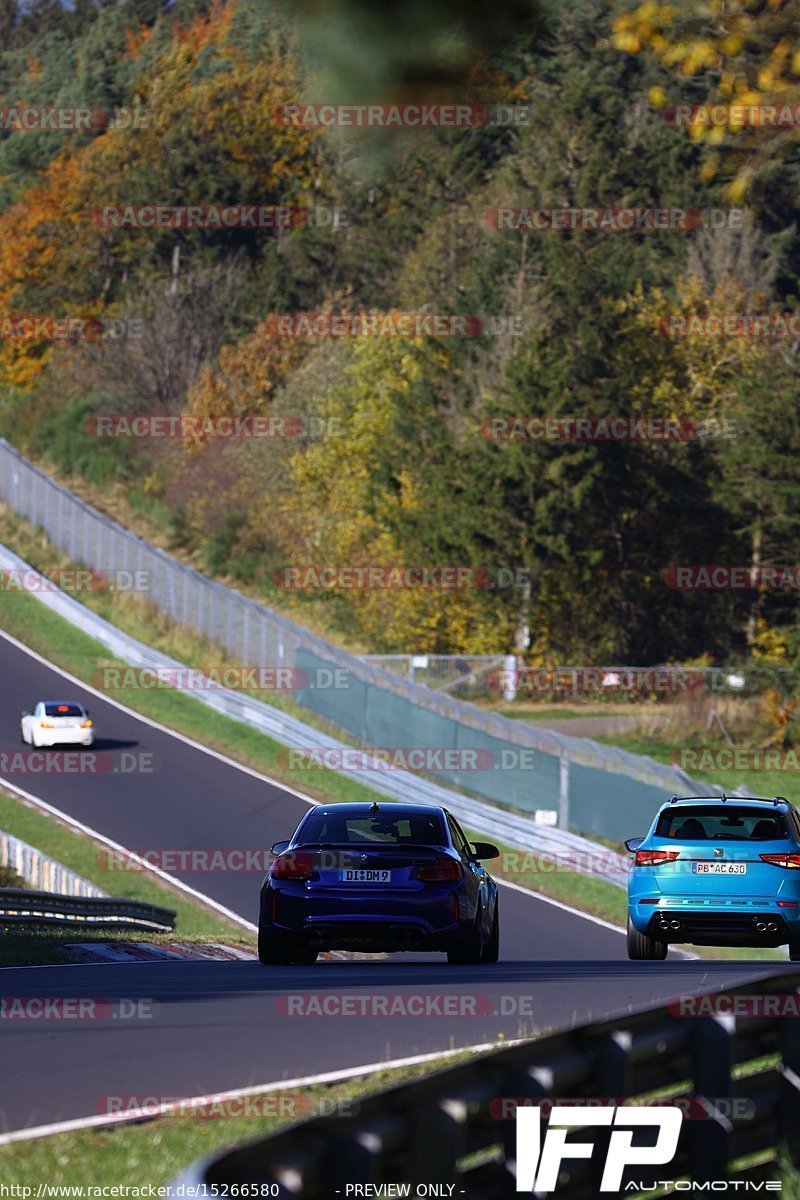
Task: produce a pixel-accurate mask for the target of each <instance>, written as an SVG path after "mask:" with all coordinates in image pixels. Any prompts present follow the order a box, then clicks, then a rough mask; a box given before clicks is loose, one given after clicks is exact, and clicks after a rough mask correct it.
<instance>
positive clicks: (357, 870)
mask: <svg viewBox="0 0 800 1200" xmlns="http://www.w3.org/2000/svg"><path fill="white" fill-rule="evenodd" d="M339 878H340V880H341V881H342V883H391V881H392V872H391V871H384V870H380V871H378V870H373V871H368V870H366V869H365V868H364V867H349V868H348V867H346V868H345V869H344V870H342V871H340V872H339Z"/></svg>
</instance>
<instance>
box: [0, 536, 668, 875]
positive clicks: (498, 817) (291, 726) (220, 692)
mask: <svg viewBox="0 0 800 1200" xmlns="http://www.w3.org/2000/svg"><path fill="white" fill-rule="evenodd" d="M0 569H2V570H20V571H26V572H29V573H30V575H32V576H36V575H37V572H35V571H34V570H33V568H32V567H31V566H30V565H29V564H28V563H26V562H25V560H24V559H22V558H20V557H19V555H18V554H15V553H14V552H13V551H12V550H9V549H8V548H7V547H5V546H2V545H0ZM33 595H35V596H36V598H37V599H38V600H40V601H41V603H42V604H44V605H46V607H47V608H49V609H51V610H52V611H53V612H55V613H57V614H58V615H59V616H60V617H63V618H64V620H66V621H69V622H70V624H71V625H74V626H75V627H76V628H77V629H81V630H83V631H84V632H85V633H86V634H88V635H89V636H90V637H92V638H94V639H95V640H96V641H98V642H100V644H101V645H103V646H105V647H106V648H107V649H108V650H109V651H110V652H111V653H112V654H113V655H114V656H115V657H116V658H118V659H120V660H121V661H122V662H127V663H131V664H132V665H133V666H136V667H149V668H152V669H153V670H156V669H157V668H166V670H167V671H176V672H180V671H181V670H183V669H184V668H183V664H182V663H179V662H178V661H177V660H176V659H173V658H169V657H168V656H167V655H166V654H162V653H160V652H159V651H158V650H153V649H152V647H150V646H146V645H145V644H144V643H143V642H140V641H137V639H136V638H134V637H131V636H130V634H127V633H124V632H123V631H122V630H121V629H117V628H116V626H115V625H112V624H111V623H110V622H109V621H106V620H105V619H104V618H103V617H100V616H98V615H97V613H95V612H92V610H91V609H90V608H86V607H85V606H84V605H83V604H79V603H78V601H77V600H76V599H75V598H74V597H73V596H70V595H68V594H67V593H66V592H62V591H59V590H58V589H55V588H54V589H53V590H50V589H46V590H42V591H35V592H34V593H33ZM192 696H193V697H194V699H196V700H197V701H198V702H199V703H200V704H205V705H206V706H207V707H209V708H211V709H213V710H214V711H215V712H218V713H222V714H223V715H224V716H226V717H231V718H232V719H233V720H235V721H241V722H243V723H244V724H246V725H250V726H251V727H252V728H254V729H258V730H259V731H260V732H261V733H264V734H266V735H267V737H270V738H273V739H274V740H275V741H276V742H279V743H281V744H282V745H284V746H289V747H291V748H295V749H303V750H306V751H307V750H309V749H318V750H320V751H331V750H333V751H339V750H341V751H346V750H347V749H348V746H347V745H346V744H345V743H344V742H341V741H339V740H338V739H337V738H334V737H331V736H330V735H329V734H326V733H322V732H321V731H320V730H319V729H315V728H314V727H313V726H311V725H307V724H306V723H305V722H304V721H300V720H298V719H297V718H296V717H292V716H290V715H289V714H288V713H285V712H282V711H281V709H278V708H273V707H272V706H271V705H269V704H265V703H264V702H263V701H261V700H256V699H255V698H254V697H252V696H248V695H247V694H246V693H243V692H235V691H231V690H230V689H228V688H222V687H213V688H211V687H209V688H208V689H206V688H202V689H199V690H197V691H194V692H192ZM342 774H344V775H350V776H351V778H354V779H357V780H359V781H360V782H361V783H365V784H367V785H368V786H369V787H371V788H374V790H375V791H376V792H380V793H382V794H383V795H386V796H389V797H391V798H392V799H394V800H409V799H411V800H420V801H425V802H427V803H429V804H443V805H444V806H445V807H446V808H449V809H450V810H451V811H452V812H453V813H454V814H455V816H456V817H457V818H458V820H459V821H462V822H463V823H464V824H465V825H468V826H469V828H470V829H473V830H475V831H476V832H477V833H483V834H486V835H487V836H489V837H494V838H496V839H497V840H498V841H503V842H504V843H505V844H506V845H508V846H511V847H514V848H519V849H521V850H523V851H527V852H535V853H538V854H542V855H546V856H548V862H547V863H546V864H545V866H544V868H543V869H550V870H555V869H556V868H557V867H558V869H561V870H570V869H571V870H575V871H580V872H582V873H583V874H589V875H594V876H596V877H597V878H599V879H604V880H605V881H606V882H607V883H613V884H616V885H617V886H618V887H621V888H622V887H625V886H626V883H627V877H628V862H629V860H628V856H627V855H625V854H618V853H617V852H616V851H614V850H609V849H606V848H605V847H603V846H600V845H598V844H597V843H596V842H593V841H591V840H589V839H588V838H583V837H580V836H579V835H578V834H575V833H571V832H569V831H568V830H567V829H566V828H563V827H562V828H557V827H554V826H551V825H546V824H539V823H538V822H537V821H536V820H533V821H532V820H531V818H530V816H527V815H523V814H521V813H515V812H508V811H506V810H504V809H501V808H497V807H494V806H493V805H491V804H489V803H487V802H486V801H485V800H479V799H476V798H474V797H471V796H465V795H463V794H462V793H460V792H455V791H452V790H451V789H449V788H446V787H443V786H442V785H441V784H439V783H435V782H434V781H433V780H430V779H424V778H422V777H420V776H419V775H413V774H411V773H410V772H408V771H402V770H382V771H381V770H352V771H348V770H347V769H346V768H343V769H342ZM561 778H562V792H563V794H564V797H565V800H566V792H567V787H568V780H569V764H568V763H567V761H566V760H564V761H563V765H562V771H561ZM675 786H676V785H675V781H674V778H673V786H672V790H673V791H674V790H675ZM668 794H669V793H662V794H661V796H660V800H661V801H663V800H665V799H666V798H667V796H668ZM648 823H649V817H648V819H647V821H645V820H644V819H642V820H639V821H638V822H636V824H635V827H629V828H627V830H626V832H625V836H626V837H635V836H637V835H638V834H640V833H643V832H644V830H645V828H646V826H647V824H648ZM562 824H563V825H564V826H566V824H567V819H566V811H565V813H564V820H563V822H562ZM528 869H529V870H533V869H536V868H533V867H531V868H528Z"/></svg>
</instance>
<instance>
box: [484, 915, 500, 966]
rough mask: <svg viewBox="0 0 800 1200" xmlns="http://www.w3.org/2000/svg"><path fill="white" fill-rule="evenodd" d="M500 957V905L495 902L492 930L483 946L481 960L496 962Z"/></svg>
mask: <svg viewBox="0 0 800 1200" xmlns="http://www.w3.org/2000/svg"><path fill="white" fill-rule="evenodd" d="M499 957H500V906H499V904H497V903H496V902H495V906H494V920H493V921H492V932H491V933H490V934H489V939H488V941H487V942H486V945H485V946H484V948H483V954H482V955H481V962H485V963H496V962H497V960H498V958H499Z"/></svg>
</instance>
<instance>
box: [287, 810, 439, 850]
mask: <svg viewBox="0 0 800 1200" xmlns="http://www.w3.org/2000/svg"><path fill="white" fill-rule="evenodd" d="M300 839H301V840H300V842H299V844H301V845H309V843H314V842H330V843H332V844H341V843H358V844H359V845H363V844H367V843H371V844H379V845H380V844H385V843H387V842H391V843H400V844H401V845H402V844H403V843H404V842H406V843H408V844H409V845H414V846H441V845H443V844H444V841H445V838H444V830H443V829H442V824H441V821H440V819H439V815H438V813H435V812H434V813H430V814H428V813H409V814H407V815H406V816H399V815H398V816H394V815H392V814H389V813H376V814H375V816H371V815H365V816H358V815H357V816H352V815H351V816H348V815H346V814H339V813H336V812H325V813H316V812H314V813H311V815H310V816H309V817H308V819H307V820H306V822H305V824H304V825H303V829H302V831H301V834H300Z"/></svg>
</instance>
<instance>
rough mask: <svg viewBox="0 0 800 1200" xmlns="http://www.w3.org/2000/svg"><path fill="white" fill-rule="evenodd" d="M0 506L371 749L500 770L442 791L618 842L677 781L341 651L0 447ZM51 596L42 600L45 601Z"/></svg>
mask: <svg viewBox="0 0 800 1200" xmlns="http://www.w3.org/2000/svg"><path fill="white" fill-rule="evenodd" d="M0 499H2V500H4V501H5V503H7V504H8V505H10V507H11V508H12V509H13V510H14V511H15V512H17V513H20V514H21V515H22V516H24V517H26V518H27V519H28V520H30V521H32V522H33V523H34V524H36V525H39V526H41V527H42V528H43V529H44V530H45V532H46V533H47V534H48V536H49V537H50V538H51V540H52V541H53V542H54V543H55V545H56V546H58V547H59V548H60V549H61V550H63V551H64V552H65V553H67V554H68V555H69V557H70V559H71V560H72V562H75V563H82V564H85V565H86V566H88V567H91V568H93V569H94V570H96V571H100V572H109V573H110V572H123V573H128V575H130V573H131V572H142V573H143V575H144V577H145V578H146V580H147V585H148V597H149V599H150V600H152V602H153V603H154V604H155V605H157V607H158V608H159V609H160V610H161V611H162V612H164V613H165V614H166V615H167V616H168V617H169V618H170V620H172V621H174V622H176V623H178V624H180V625H183V626H186V627H187V628H191V629H194V630H196V631H197V632H198V633H200V634H202V635H203V636H205V637H207V638H208V639H209V641H210V642H211V643H212V644H214V645H217V646H221V647H223V648H224V649H225V650H226V651H227V653H228V654H229V655H230V656H231V657H232V658H233V659H234V660H235V661H237V662H239V663H242V664H244V665H245V666H250V665H251V664H257V665H258V666H264V667H268V666H272V667H284V668H290V669H294V670H296V671H298V672H299V673H303V672H305V674H306V675H307V677H308V680H309V686H307V687H298V689H296V690H295V692H294V699H295V700H296V702H297V703H298V704H300V705H301V706H304V707H306V708H308V709H309V710H310V711H312V712H314V713H315V714H316V715H317V716H318V717H320V718H322V719H323V720H325V721H328V722H330V723H331V724H333V725H335V726H336V727H337V728H338V729H340V730H342V731H343V735H344V736H345V737H348V736H349V737H352V738H354V739H355V740H356V741H357V742H358V743H359V744H363V745H373V746H386V745H389V746H393V747H398V748H402V747H407V748H411V747H414V748H418V747H425V748H432V749H439V748H447V749H454V750H463V749H482V750H489V751H490V752H491V753H492V754H493V755H494V756H495V758H496V762H498V763H500V764H501V765H502V767H503V769H502V770H491V771H490V770H484V771H477V770H465V769H462V768H461V767H460V766H458V765H457V766H455V767H450V766H443V767H442V768H441V769H438V768H437V769H435V774H436V776H437V778H438V779H439V780H440V781H441V782H442V784H443V785H444V786H445V787H448V786H449V787H454V788H457V789H466V790H468V791H470V792H471V793H472V794H475V795H478V796H480V797H481V798H482V799H483V800H486V801H489V802H490V803H494V804H500V805H504V806H506V807H509V808H514V809H517V810H519V811H523V812H529V813H533V812H537V811H539V812H541V811H547V812H550V813H551V814H553V813H555V814H557V818H558V821H559V824H561V826H562V828H566V827H567V824H569V826H570V828H573V829H576V830H579V831H580V832H581V833H582V834H584V835H586V836H589V837H592V836H600V837H604V838H608V839H612V840H615V841H617V842H619V841H622V840H623V839H624V838H626V837H630V836H632V833H631V830H632V829H633V831H634V833H635V832H636V831H637V830H638V829H639V828H644V827H645V826H646V825H647V824H648V823H649V821H650V819H651V818H652V816H653V814H654V813H655V811H656V810H657V808H658V807H659V805H660V804H661V803H662V801H663V799H664V795H665V794H666V795H669V794H670V793H671V792H674V791H675V790H676V781H680V779H681V776H680V775H679V773H677V772H676V771H673V770H672V769H671V768H670V767H668V766H666V765H665V764H663V763H658V762H656V761H655V760H653V759H650V758H647V757H645V756H643V755H635V754H630V753H628V752H626V751H624V750H621V749H619V748H618V747H615V746H609V745H602V744H600V743H598V742H594V741H591V740H590V739H589V738H578V737H571V736H568V735H566V734H562V733H556V732H554V731H552V730H548V729H543V728H541V727H537V726H535V725H531V724H528V723H527V722H526V721H520V720H511V719H509V718H507V717H504V716H501V715H500V714H499V713H496V712H491V711H487V710H485V709H482V708H479V707H477V706H476V705H474V704H471V703H469V702H467V701H464V700H457V699H455V698H454V697H452V696H449V695H443V694H441V693H440V692H434V691H431V690H430V689H429V688H427V687H424V686H421V685H420V684H416V683H412V682H410V681H409V680H406V679H401V678H400V677H398V676H397V675H393V674H391V673H390V672H388V671H385V670H383V669H381V668H380V667H379V666H377V665H375V664H374V663H370V662H364V661H362V660H361V659H359V658H356V657H354V656H353V655H351V654H348V653H346V652H345V651H344V650H342V649H341V647H339V646H336V645H334V644H333V643H332V642H329V641H326V640H325V639H324V638H321V637H318V636H316V635H315V634H312V633H311V632H310V631H309V630H307V629H304V628H303V627H302V626H301V625H299V624H297V623H296V622H294V621H291V620H289V619H288V618H286V617H282V616H280V614H278V613H276V612H274V611H273V610H271V609H269V608H267V607H266V606H265V605H262V604H259V603H257V602H256V601H254V600H250V599H248V598H246V597H245V596H242V595H241V594H240V593H239V592H237V591H235V590H234V589H232V588H228V587H225V586H224V585H223V584H221V583H217V582H215V581H214V580H212V579H209V578H207V577H206V576H203V575H201V574H200V573H199V572H198V571H195V570H193V569H192V568H190V567H188V566H186V565H185V564H183V563H181V562H179V561H177V560H176V559H174V558H172V557H171V556H170V555H169V554H166V553H165V552H164V551H163V550H160V549H158V548H157V547H154V546H152V545H150V544H149V543H147V542H145V541H144V540H143V539H142V538H139V537H137V536H136V535H135V534H132V533H131V532H130V531H128V530H126V529H124V528H122V526H120V525H118V524H116V522H114V521H112V520H110V519H109V518H108V517H106V516H104V515H103V514H102V513H99V512H97V511H96V510H95V509H93V508H92V507H91V505H89V504H86V503H85V502H84V501H82V500H81V499H79V497H77V496H75V495H74V494H73V493H72V492H70V491H69V490H68V489H67V488H65V487H62V486H61V485H60V484H58V483H56V482H55V481H54V480H52V479H51V478H50V477H49V476H48V475H47V474H46V473H45V472H44V471H41V470H40V469H39V468H38V467H36V466H34V465H33V463H31V462H29V461H28V460H27V459H26V458H25V457H24V455H22V454H20V452H19V451H18V450H16V449H15V448H14V447H13V446H11V445H10V444H9V443H8V442H7V441H5V440H4V439H0ZM51 597H52V594H49V593H41V594H40V595H39V598H40V599H42V600H43V601H44V602H46V603H47V602H48V601H49V600H50V599H51ZM84 612H85V613H88V610H84ZM95 624H96V625H98V626H99V625H100V624H101V622H100V619H99V618H95ZM92 636H96V634H94V633H92ZM117 636H118V638H122V637H123V635H121V634H120V633H119V631H117ZM126 661H129V660H126ZM333 671H342V672H344V673H345V674H346V679H347V686H346V687H343V688H334V687H330V686H327V687H322V686H316V687H315V686H313V683H314V679H315V677H316V676H317V674H318V673H319V672H325V673H328V674H330V673H331V672H333ZM242 699H244V698H242ZM279 740H281V739H280V738H279ZM285 744H290V745H291V744H295V743H291V742H289V743H285ZM504 756H506V757H505V760H504ZM456 757H457V756H456ZM515 764H516V765H515ZM361 777H362V778H364V776H363V775H362V776H361ZM365 782H368V783H369V784H370V785H371V786H375V784H374V782H373V780H371V779H370V780H365ZM677 786H682V783H681V782H678V783H677ZM634 827H635V828H634Z"/></svg>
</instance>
